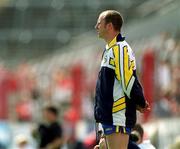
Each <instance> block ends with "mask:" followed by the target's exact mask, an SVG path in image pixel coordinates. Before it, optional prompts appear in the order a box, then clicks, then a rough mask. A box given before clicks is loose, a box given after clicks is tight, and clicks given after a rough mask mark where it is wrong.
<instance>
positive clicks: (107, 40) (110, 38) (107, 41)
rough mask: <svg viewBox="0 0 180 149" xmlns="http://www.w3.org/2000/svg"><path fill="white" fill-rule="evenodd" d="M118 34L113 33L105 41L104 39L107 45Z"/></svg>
mask: <svg viewBox="0 0 180 149" xmlns="http://www.w3.org/2000/svg"><path fill="white" fill-rule="evenodd" d="M119 33H120V32H114V33H112V34H110V35H109V36H108V37H107V39H105V41H106V43H107V44H109V43H110V42H111V41H112V40H113V39H114V38H115V37H116V36H117V35H118V34H119Z"/></svg>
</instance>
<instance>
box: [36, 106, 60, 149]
mask: <svg viewBox="0 0 180 149" xmlns="http://www.w3.org/2000/svg"><path fill="white" fill-rule="evenodd" d="M43 116H44V119H45V120H46V123H43V124H40V125H39V128H38V130H37V132H36V134H37V136H38V137H39V140H40V142H39V148H40V149H60V148H61V146H62V145H63V137H62V127H61V125H60V123H58V110H57V109H56V108H55V107H53V106H48V107H46V108H45V109H44V111H43Z"/></svg>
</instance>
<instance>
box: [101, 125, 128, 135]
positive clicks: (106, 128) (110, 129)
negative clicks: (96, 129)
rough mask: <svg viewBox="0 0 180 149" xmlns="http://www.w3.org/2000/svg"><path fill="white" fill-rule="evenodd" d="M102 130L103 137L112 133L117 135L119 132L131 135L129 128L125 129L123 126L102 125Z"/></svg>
mask: <svg viewBox="0 0 180 149" xmlns="http://www.w3.org/2000/svg"><path fill="white" fill-rule="evenodd" d="M102 128H103V131H104V134H105V135H110V134H112V133H119V132H120V133H123V134H128V135H130V133H131V128H127V127H124V126H114V125H106V124H102Z"/></svg>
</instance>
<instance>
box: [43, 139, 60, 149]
mask: <svg viewBox="0 0 180 149" xmlns="http://www.w3.org/2000/svg"><path fill="white" fill-rule="evenodd" d="M62 144H63V139H62V138H60V137H59V138H56V139H55V140H54V141H53V142H52V143H49V144H48V145H47V147H46V149H57V148H59V146H61V145H62Z"/></svg>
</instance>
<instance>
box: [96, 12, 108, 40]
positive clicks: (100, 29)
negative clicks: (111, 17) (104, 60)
mask: <svg viewBox="0 0 180 149" xmlns="http://www.w3.org/2000/svg"><path fill="white" fill-rule="evenodd" d="M95 29H96V30H97V33H98V36H99V38H102V39H104V38H105V37H106V35H107V27H106V23H105V19H104V15H103V14H101V15H100V16H99V18H98V20H97V23H96V25H95Z"/></svg>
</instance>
